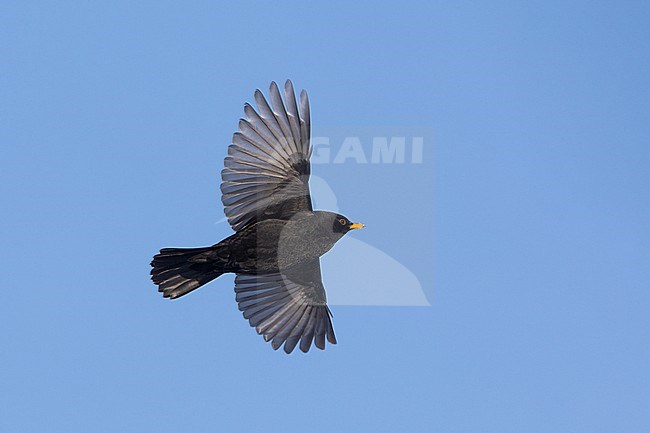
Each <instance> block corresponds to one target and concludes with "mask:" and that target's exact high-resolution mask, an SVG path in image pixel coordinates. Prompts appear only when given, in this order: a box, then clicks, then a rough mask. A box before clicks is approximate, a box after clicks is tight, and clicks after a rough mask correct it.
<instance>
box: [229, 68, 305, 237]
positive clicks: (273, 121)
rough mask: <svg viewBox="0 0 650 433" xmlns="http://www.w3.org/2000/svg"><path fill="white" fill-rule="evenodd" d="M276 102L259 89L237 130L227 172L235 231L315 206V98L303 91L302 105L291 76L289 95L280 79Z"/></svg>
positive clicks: (273, 92)
mask: <svg viewBox="0 0 650 433" xmlns="http://www.w3.org/2000/svg"><path fill="white" fill-rule="evenodd" d="M269 97H270V101H271V104H270V105H269V103H268V102H267V100H266V99H265V98H264V95H263V94H262V92H260V91H259V90H257V91H255V95H254V99H255V103H256V105H257V110H255V109H254V108H253V107H252V106H251V105H250V104H245V105H244V115H245V117H246V118H245V119H240V121H239V124H238V126H239V130H238V131H237V132H235V133H234V134H233V138H232V144H231V145H230V146H229V147H228V156H227V157H226V159H225V160H224V169H223V170H222V172H221V178H222V184H221V193H222V194H221V201H222V202H223V205H224V211H225V213H226V217H227V219H228V222H229V223H230V225H231V226H232V228H233V229H234V230H235V231H238V230H240V229H242V228H244V227H246V226H247V225H250V224H253V223H255V222H258V221H261V220H264V219H271V218H274V219H290V218H291V217H292V216H293V215H295V214H296V213H298V212H305V211H311V210H313V208H312V204H311V196H310V193H309V174H310V165H309V157H310V155H311V145H310V139H309V133H310V120H309V101H308V99H307V94H306V93H305V91H304V90H303V91H302V92H301V94H300V106H298V103H297V102H296V96H295V92H294V88H293V84H292V83H291V81H288V80H287V82H286V83H285V85H284V98H285V101H283V100H282V95H281V94H280V90H279V88H278V86H277V84H276V83H275V82H272V83H271V86H270V88H269Z"/></svg>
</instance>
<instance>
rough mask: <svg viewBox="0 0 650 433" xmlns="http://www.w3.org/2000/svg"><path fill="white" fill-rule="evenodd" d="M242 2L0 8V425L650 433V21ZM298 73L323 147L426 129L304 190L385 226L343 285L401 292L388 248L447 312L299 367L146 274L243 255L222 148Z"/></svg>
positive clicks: (236, 323)
mask: <svg viewBox="0 0 650 433" xmlns="http://www.w3.org/2000/svg"><path fill="white" fill-rule="evenodd" d="M228 3H230V4H231V5H230V6H226V5H225V4H226V2H222V3H220V2H212V1H205V2H180V1H178V2H171V1H163V2H153V1H151V2H149V1H138V2H127V1H111V2H65V1H64V2H29V1H4V2H2V4H1V5H0V65H1V66H0V144H1V146H0V192H1V196H2V211H1V212H0V221H1V222H2V223H1V224H0V233H1V237H0V239H1V241H2V248H1V249H0V263H1V264H2V265H1V269H2V283H1V285H2V302H1V303H0V326H1V327H2V332H1V333H0V431H3V432H5V431H6V432H30V431H48V432H88V431H93V432H103V431H106V432H112V431H133V432H178V431H195V432H213V431H228V432H262V431H264V432H273V431H277V432H285V431H286V432H366V431H367V432H395V431H408V432H429V431H436V432H462V433H466V432H498V433H502V432H517V433H520V432H525V433H528V432H531V433H535V432H540V433H548V432H558V433H559V432H585V433H594V432H642V431H650V368H649V365H650V266H649V265H650V242H649V236H648V235H649V234H650V107H649V102H648V101H650V82H649V81H650V80H649V78H648V77H649V71H650V61H649V57H648V52H649V49H650V46H649V45H650V26H648V22H649V19H650V6H649V5H648V3H647V2H631V1H629V2H628V1H625V2H564V1H563V2H558V1H543V2H541V1H540V2H517V1H512V2H421V3H420V4H415V3H414V4H408V3H405V2H381V1H379V2H377V1H375V2H327V3H326V2H322V3H320V4H318V5H316V4H312V3H311V2H263V1H240V2H228ZM425 3H426V4H425ZM286 78H291V79H292V80H293V81H294V83H295V85H296V87H297V88H299V89H302V88H305V89H307V90H308V91H309V94H310V98H311V101H312V115H313V128H314V133H315V134H316V133H318V134H321V135H330V134H332V131H338V132H339V133H341V131H346V132H347V131H359V130H364V131H366V132H367V133H368V134H373V133H374V132H373V131H386V130H388V131H406V132H404V134H403V135H405V136H408V134H411V133H413V134H416V133H415V132H413V131H417V130H426V131H429V133H427V134H428V135H426V137H425V140H424V148H423V155H422V157H423V159H422V163H420V164H412V163H409V162H405V163H404V164H402V165H399V164H375V165H373V164H371V163H368V164H362V163H360V162H359V161H357V160H354V159H348V160H346V161H343V162H342V163H341V164H334V163H333V162H332V163H323V164H318V165H314V175H315V176H317V177H319V178H321V179H324V181H325V182H326V183H327V185H328V186H329V187H330V188H331V191H333V194H334V195H335V198H336V204H337V206H338V209H339V210H340V211H341V212H342V213H344V214H345V215H347V216H349V217H350V218H352V219H354V220H360V221H362V222H364V223H366V224H367V225H368V228H367V229H365V230H363V231H359V232H358V233H357V232H355V233H353V234H352V235H350V236H351V238H350V240H346V241H344V242H347V247H346V244H345V243H344V244H342V245H341V246H337V247H335V248H334V250H333V251H332V252H330V253H329V254H328V257H327V259H326V260H325V262H326V263H324V265H323V274H324V278H325V283H326V285H327V286H328V288H329V289H330V290H331V291H332V292H334V291H336V290H338V291H339V292H338V293H341V291H345V290H348V291H350V293H352V294H355V293H358V292H357V291H359V290H363V291H365V292H366V293H368V291H372V289H373V287H374V286H373V284H375V283H373V282H375V281H377V280H380V281H392V280H391V278H392V276H394V275H396V274H395V272H397V271H395V268H391V267H383V266H374V267H373V266H372V263H371V262H372V260H371V259H372V255H366V254H364V253H363V249H364V248H365V250H366V251H370V249H373V250H372V251H375V249H376V250H377V251H381V253H382V254H384V255H385V256H386V257H390V258H391V260H394V261H395V262H396V263H399V264H401V265H403V266H404V269H408V275H410V276H414V277H415V278H417V282H418V283H419V285H420V286H421V288H422V293H423V295H424V296H425V297H426V299H427V300H428V302H429V303H430V304H431V306H428V307H422V306H421V307H404V306H363V305H362V306H358V305H357V306H350V305H347V306H346V305H341V306H339V305H336V306H333V307H332V311H333V313H334V327H335V330H336V333H337V337H338V339H339V344H338V345H336V346H334V347H329V348H328V349H327V350H326V351H325V352H321V351H317V350H313V351H312V352H310V353H309V354H308V355H304V354H302V353H299V352H298V353H294V354H292V355H291V356H287V355H285V354H284V353H282V352H274V351H273V350H272V349H271V347H270V345H268V344H266V343H264V342H263V340H262V339H261V338H260V337H259V336H258V335H256V334H255V332H254V330H253V329H251V328H250V327H249V326H248V324H247V323H246V321H245V320H244V319H243V318H242V317H241V313H240V312H239V311H238V310H237V308H236V303H235V300H234V294H233V290H232V276H225V277H222V278H220V279H219V280H217V281H215V282H213V283H211V284H210V285H209V286H206V287H205V288H202V289H200V290H198V291H197V292H194V293H192V294H191V295H189V296H187V297H186V298H183V299H180V300H177V301H174V302H170V301H168V300H163V299H162V298H161V296H160V295H159V294H158V293H157V292H156V288H155V286H154V285H153V284H152V283H151V282H150V281H149V275H148V273H149V261H150V257H151V255H152V254H153V253H155V252H156V251H157V249H159V248H161V247H164V246H198V245H205V244H211V243H214V242H217V241H219V240H220V239H221V238H223V237H226V236H228V235H229V234H230V233H231V231H230V228H229V227H228V226H227V224H225V223H224V222H223V221H221V220H222V218H223V211H222V207H221V203H220V199H219V182H220V179H219V172H220V170H221V167H222V161H223V157H224V156H225V154H226V147H227V145H228V144H229V141H230V137H231V134H232V132H233V131H234V130H235V128H236V122H237V119H238V118H239V117H240V116H242V107H243V103H244V102H245V101H251V100H252V92H253V90H254V89H255V88H258V87H260V88H264V89H265V88H266V87H267V86H268V83H269V82H270V81H271V80H276V81H284V79H286ZM364 128H365V129H364ZM368 131H370V132H368ZM379 135H381V133H380V134H379ZM409 141H410V140H409ZM337 146H338V144H336V143H335V142H334V141H333V142H332V143H331V149H332V151H333V152H334V151H336V149H338V147H337ZM363 146H365V147H364V149H365V151H368V152H370V148H369V147H367V146H368V144H367V143H366V142H364V143H363ZM368 159H370V157H368ZM319 190H320V189H319ZM326 192H327V191H325V192H323V194H325V193H326ZM316 194H317V192H315V195H316ZM330 198H331V197H330ZM319 200H322V197H320V198H319V197H316V202H317V203H318V202H319ZM321 202H323V203H331V200H330V201H329V202H328V201H327V199H325V200H324V201H321ZM220 221H221V222H220ZM355 242H356V243H363V245H364V248H362V250H361V253H359V254H353V253H350V252H349V251H353V250H350V249H348V250H346V248H348V247H350V245H352V244H354V243H355ZM339 247H340V248H339ZM337 248H338V253H339V255H337ZM346 251H348V252H347V253H346ZM369 263H370V264H369ZM405 272H406V271H405ZM364 273H365V274H364ZM363 275H367V278H368V281H367V283H365V284H364V278H363ZM409 278H410V277H409ZM352 280H354V281H356V283H355V284H347V285H346V284H341V282H345V281H352ZM409 281H410V282H409V283H408V284H412V280H409ZM405 284H406V283H405ZM385 289H386V287H383V288H382V290H385ZM394 289H395V290H401V289H402V288H401V287H400V286H399V284H395V287H394ZM352 297H354V296H352ZM366 299H367V298H366ZM343 303H345V302H343ZM351 303H353V302H351Z"/></svg>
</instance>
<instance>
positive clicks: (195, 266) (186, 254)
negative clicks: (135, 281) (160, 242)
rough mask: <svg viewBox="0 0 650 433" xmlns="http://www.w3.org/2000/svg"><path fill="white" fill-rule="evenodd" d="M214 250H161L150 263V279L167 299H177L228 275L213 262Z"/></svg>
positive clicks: (211, 248) (209, 248)
mask: <svg viewBox="0 0 650 433" xmlns="http://www.w3.org/2000/svg"><path fill="white" fill-rule="evenodd" d="M214 250H215V247H203V248H163V249H162V250H160V253H158V254H156V255H155V256H153V261H152V262H151V266H152V267H153V269H151V279H152V280H153V282H154V283H155V284H156V285H158V291H159V292H162V294H163V297H165V298H170V299H176V298H178V297H181V296H183V295H186V294H188V293H190V292H191V291H192V290H195V289H198V288H199V287H201V286H202V285H204V284H206V283H209V282H210V281H212V280H214V279H215V278H217V277H218V276H220V275H222V274H223V273H224V272H225V271H224V270H223V269H222V266H219V263H220V262H219V261H218V260H215V259H214V258H213V256H214V255H213V254H211V253H212V252H213V251H214ZM215 258H216V257H215Z"/></svg>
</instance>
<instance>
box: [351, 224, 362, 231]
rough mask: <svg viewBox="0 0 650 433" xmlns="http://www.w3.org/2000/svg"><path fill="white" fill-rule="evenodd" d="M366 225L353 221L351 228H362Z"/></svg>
mask: <svg viewBox="0 0 650 433" xmlns="http://www.w3.org/2000/svg"><path fill="white" fill-rule="evenodd" d="M364 227H365V225H363V224H361V223H352V224H350V230H354V229H362V228H364Z"/></svg>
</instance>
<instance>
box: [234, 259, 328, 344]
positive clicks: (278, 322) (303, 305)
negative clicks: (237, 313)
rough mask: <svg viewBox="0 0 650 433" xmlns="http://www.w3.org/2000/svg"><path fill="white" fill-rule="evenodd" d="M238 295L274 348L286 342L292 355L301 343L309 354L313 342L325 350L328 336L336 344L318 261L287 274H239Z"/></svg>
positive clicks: (247, 316)
mask: <svg viewBox="0 0 650 433" xmlns="http://www.w3.org/2000/svg"><path fill="white" fill-rule="evenodd" d="M235 293H236V299H237V303H238V305H239V309H240V310H241V311H242V312H243V313H244V317H245V318H246V319H248V321H249V323H250V324H251V326H253V327H254V328H255V329H256V330H257V333H258V334H262V336H263V337H264V340H265V341H270V340H272V341H271V346H273V349H276V350H277V349H278V348H279V347H280V346H282V344H283V343H284V351H285V352H287V353H291V352H292V351H293V349H294V348H295V347H296V344H298V341H300V350H302V351H303V352H307V351H309V348H310V347H311V342H312V340H313V341H314V344H315V345H316V347H318V348H319V349H325V337H327V341H329V342H330V343H331V344H336V337H335V336H334V328H333V327H332V320H331V315H332V313H331V312H330V310H329V308H328V307H327V300H326V297H325V288H324V287H323V283H322V281H321V274H320V262H319V260H318V259H316V260H314V261H313V262H310V263H308V264H307V265H302V266H300V267H296V268H294V269H292V270H286V271H283V274H270V275H244V274H237V277H236V278H235Z"/></svg>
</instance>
